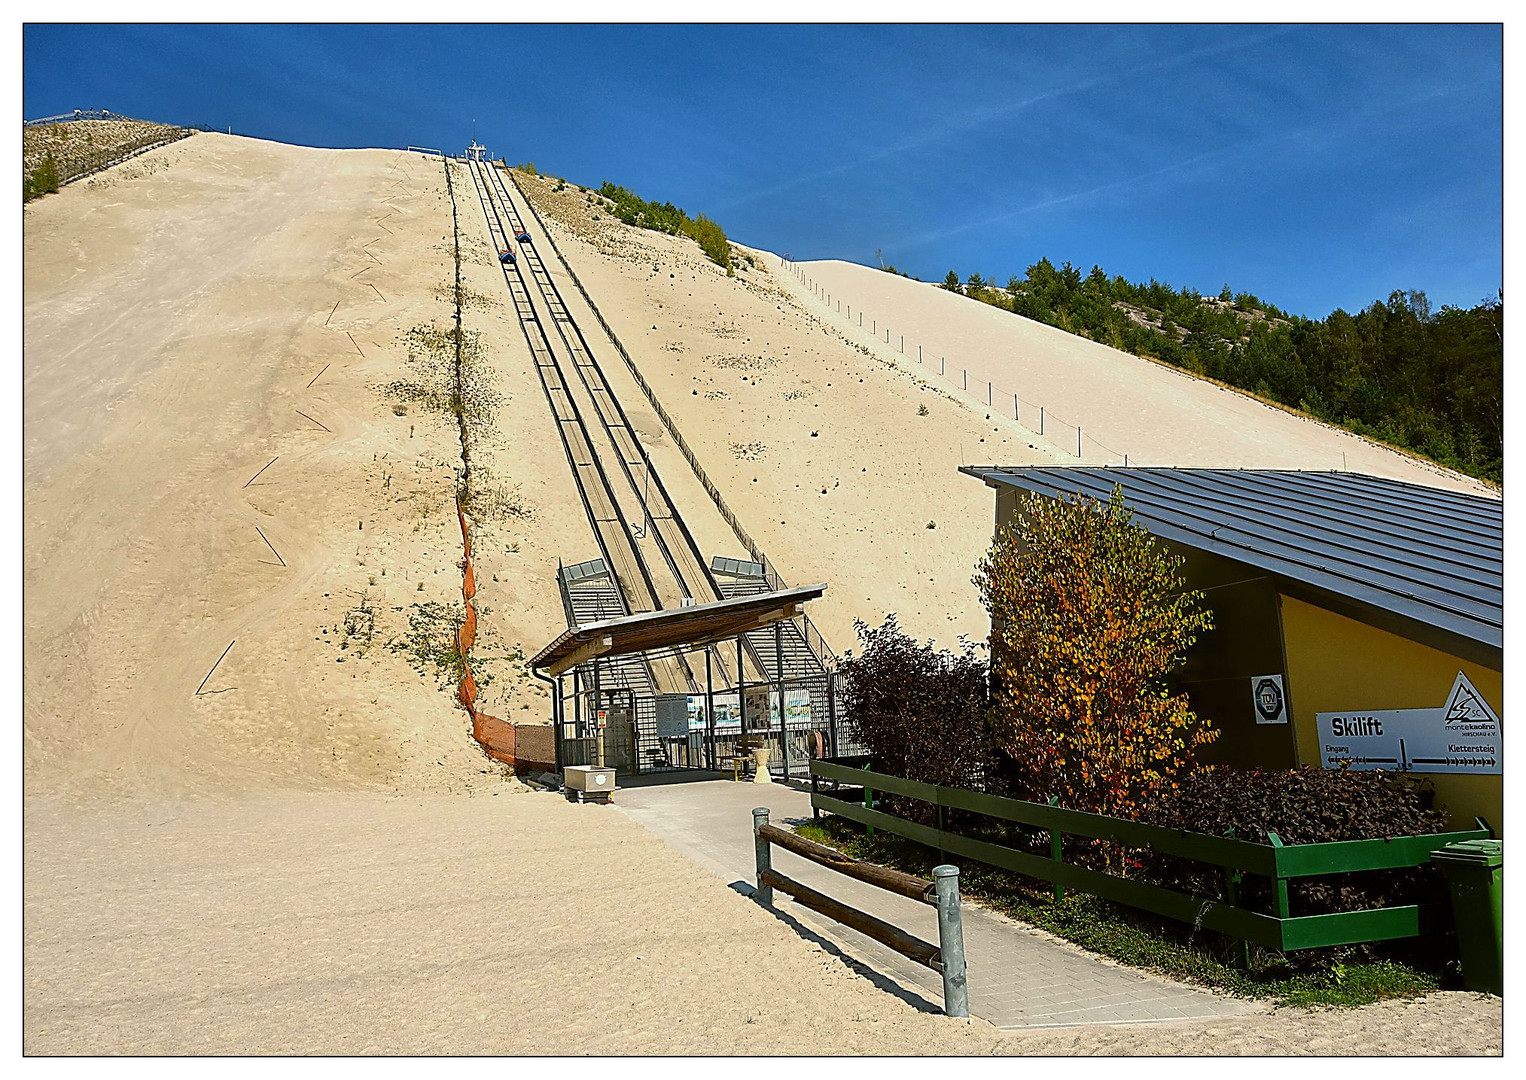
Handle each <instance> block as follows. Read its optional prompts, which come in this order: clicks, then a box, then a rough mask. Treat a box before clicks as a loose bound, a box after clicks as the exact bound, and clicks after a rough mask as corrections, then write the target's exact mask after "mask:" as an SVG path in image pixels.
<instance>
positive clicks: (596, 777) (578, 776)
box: [562, 765, 615, 795]
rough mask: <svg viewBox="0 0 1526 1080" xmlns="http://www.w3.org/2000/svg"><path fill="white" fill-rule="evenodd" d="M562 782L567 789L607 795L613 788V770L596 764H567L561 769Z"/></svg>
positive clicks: (587, 793)
mask: <svg viewBox="0 0 1526 1080" xmlns="http://www.w3.org/2000/svg"><path fill="white" fill-rule="evenodd" d="M562 784H563V785H564V786H565V787H566V788H567V790H568V791H576V792H580V793H582V794H584V795H608V794H609V793H610V792H612V791H614V790H615V770H614V769H602V768H600V767H599V766H597V765H568V766H567V768H566V769H564V770H563V771H562Z"/></svg>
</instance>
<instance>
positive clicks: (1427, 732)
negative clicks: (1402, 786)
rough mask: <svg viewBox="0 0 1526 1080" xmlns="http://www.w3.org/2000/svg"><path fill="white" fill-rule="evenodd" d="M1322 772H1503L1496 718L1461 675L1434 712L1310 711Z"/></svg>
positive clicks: (1486, 703) (1497, 716)
mask: <svg viewBox="0 0 1526 1080" xmlns="http://www.w3.org/2000/svg"><path fill="white" fill-rule="evenodd" d="M1315 721H1316V723H1317V726H1318V730H1319V749H1320V761H1321V763H1322V764H1323V765H1324V767H1325V768H1327V769H1340V768H1351V769H1387V770H1391V771H1394V772H1419V773H1474V774H1479V775H1499V774H1500V773H1502V772H1503V771H1504V767H1503V764H1504V758H1503V753H1502V747H1501V744H1500V718H1499V714H1498V713H1496V712H1495V711H1494V709H1493V708H1491V707H1490V705H1489V703H1488V702H1487V701H1485V700H1484V696H1483V695H1482V694H1480V693H1479V692H1478V689H1477V688H1476V687H1475V686H1474V685H1473V684H1472V683H1471V682H1469V681H1468V677H1467V676H1466V675H1464V674H1463V673H1462V672H1460V671H1459V672H1458V673H1457V680H1456V681H1455V682H1453V683H1452V692H1451V693H1450V694H1448V695H1447V699H1446V704H1444V705H1442V706H1441V707H1440V708H1438V709H1379V710H1375V711H1370V712H1339V713H1316V714H1315Z"/></svg>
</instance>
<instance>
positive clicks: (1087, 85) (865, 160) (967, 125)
mask: <svg viewBox="0 0 1526 1080" xmlns="http://www.w3.org/2000/svg"><path fill="white" fill-rule="evenodd" d="M1293 29H1296V28H1294V27H1281V28H1278V29H1276V30H1272V31H1269V32H1267V33H1264V34H1258V35H1256V36H1254V37H1249V38H1242V39H1240V40H1237V41H1233V42H1229V43H1226V44H1222V45H1214V46H1208V47H1205V48H1201V49H1188V50H1186V51H1185V52H1178V53H1173V54H1171V55H1169V56H1166V57H1164V58H1162V59H1159V60H1154V61H1151V62H1150V63H1148V64H1140V65H1138V66H1136V67H1132V68H1128V69H1126V70H1124V71H1117V72H1110V73H1109V74H1106V75H1098V76H1095V77H1093V78H1090V79H1082V80H1081V81H1080V82H1076V83H1072V84H1070V85H1068V86H1061V87H1056V88H1055V89H1053V90H1046V91H1044V92H1043V93H1040V94H1034V95H1032V96H1031V97H1026V98H1024V99H1022V100H1021V101H1015V102H1008V103H1007V104H1005V105H993V106H988V107H987V108H984V109H978V110H976V111H974V112H973V113H969V114H967V115H966V116H965V117H964V119H962V120H957V121H950V122H942V123H939V124H937V125H936V126H933V127H928V128H924V129H923V130H922V131H920V132H918V133H916V134H914V135H911V136H909V137H907V138H905V139H901V140H900V141H898V142H896V143H894V144H892V145H891V146H888V147H886V148H885V149H883V150H876V151H874V152H873V153H871V154H865V155H863V156H861V157H858V158H854V159H853V160H852V161H848V162H844V163H843V164H841V165H833V166H831V167H830V168H826V169H818V170H817V171H815V172H810V173H802V174H800V175H797V176H793V177H791V178H790V179H788V180H784V181H781V182H780V183H777V184H773V185H771V186H769V187H764V188H755V189H753V190H751V191H749V192H748V193H747V194H745V195H743V196H741V197H740V198H737V199H733V200H732V201H730V202H729V203H724V204H722V205H721V206H719V207H717V209H718V210H720V211H725V210H729V209H732V208H734V207H737V206H743V205H745V204H747V203H751V202H756V201H757V200H759V199H763V198H767V197H768V196H770V195H777V194H778V193H779V192H781V191H788V190H790V189H791V188H796V187H800V186H802V185H804V184H810V183H814V182H815V181H817V180H824V179H826V178H828V177H832V176H840V175H842V174H843V173H848V172H853V171H855V170H857V169H862V168H864V167H865V166H867V165H873V164H874V163H876V162H879V161H885V160H888V159H890V158H894V157H900V156H901V155H902V154H906V153H909V152H911V151H913V150H919V149H921V148H922V147H924V146H930V145H932V144H934V143H938V142H943V141H944V140H947V139H949V138H952V137H954V136H956V135H961V134H964V133H966V132H970V131H975V130H978V129H980V128H983V127H986V126H988V125H990V124H993V123H996V122H998V121H1001V120H1006V119H1009V118H1011V117H1013V116H1016V115H1017V114H1018V113H1021V112H1022V111H1024V110H1025V109H1030V108H1032V107H1033V106H1035V105H1039V104H1042V103H1043V102H1045V101H1053V100H1054V99H1056V98H1062V97H1069V96H1071V95H1073V94H1080V93H1083V92H1085V91H1087V90H1092V89H1095V88H1096V87H1099V86H1106V85H1108V84H1109V83H1118V82H1125V81H1127V80H1129V79H1133V78H1136V77H1138V76H1140V75H1148V74H1152V73H1154V72H1157V71H1164V70H1168V69H1170V68H1173V67H1179V66H1181V65H1182V64H1189V63H1194V62H1196V61H1199V60H1205V59H1208V58H1209V57H1213V56H1221V55H1223V54H1225V53H1231V52H1238V51H1240V50H1242V49H1248V48H1252V47H1253V46H1256V45H1259V44H1261V43H1262V42H1265V41H1269V40H1271V39H1273V38H1277V37H1281V36H1283V35H1284V34H1287V33H1289V32H1291V30H1293Z"/></svg>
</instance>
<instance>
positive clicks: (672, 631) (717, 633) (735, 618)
mask: <svg viewBox="0 0 1526 1080" xmlns="http://www.w3.org/2000/svg"><path fill="white" fill-rule="evenodd" d="M826 588H827V587H826V585H825V584H821V585H801V586H798V587H796V588H793V589H781V590H779V591H778V592H769V593H758V594H756V595H753V596H739V597H735V598H733V599H730V600H716V601H713V602H711V603H708V604H695V605H694V606H693V607H680V608H669V609H667V610H665V611H644V612H641V613H640V614H638V615H624V616H621V617H620V618H618V619H605V620H604V621H603V622H596V623H589V624H588V625H587V626H580V627H578V628H577V629H575V630H565V631H563V632H562V633H561V634H560V635H558V636H557V638H556V640H555V641H553V642H551V643H550V644H549V645H547V646H546V647H545V648H543V649H541V651H540V652H538V653H536V654H535V656H534V658H533V659H531V661H530V666H531V667H532V668H535V669H537V670H542V671H545V672H546V673H547V674H548V675H553V676H555V675H560V674H562V673H563V672H565V671H568V670H570V669H572V668H574V667H577V666H578V665H579V664H582V663H586V662H588V661H589V660H594V659H597V658H599V657H606V656H622V655H625V654H627V653H636V652H646V651H647V650H649V649H668V648H676V647H686V646H693V647H696V648H697V647H700V646H703V645H709V644H711V643H712V642H716V641H724V640H726V639H727V638H733V637H736V636H737V635H738V634H744V633H746V632H747V631H749V630H756V629H758V628H759V627H761V626H768V625H769V624H771V623H775V622H778V621H779V620H781V619H790V618H793V617H794V616H796V615H798V614H799V613H800V607H801V605H802V604H805V603H806V602H807V601H810V600H815V599H816V598H817V597H819V596H820V595H821V594H822V593H824V592H826Z"/></svg>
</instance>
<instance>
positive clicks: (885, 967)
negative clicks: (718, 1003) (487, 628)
mask: <svg viewBox="0 0 1526 1080" xmlns="http://www.w3.org/2000/svg"><path fill="white" fill-rule="evenodd" d="M615 805H616V806H617V807H619V809H620V810H621V811H622V812H624V813H626V814H629V815H630V816H631V817H633V818H635V819H636V820H637V821H639V822H640V823H641V824H642V825H644V826H646V827H647V828H648V829H650V830H651V831H652V832H653V833H655V834H656V835H657V836H659V837H661V838H662V839H663V840H664V841H666V842H667V843H668V844H670V845H671V846H672V847H674V848H675V849H677V850H678V851H680V852H682V853H683V854H685V855H688V856H689V857H690V858H692V859H694V860H695V861H696V862H698V863H699V864H700V865H701V866H703V867H705V868H706V869H708V870H710V871H711V872H713V873H715V874H717V875H719V876H720V877H721V879H722V880H724V881H726V882H728V883H730V884H731V885H732V887H733V888H736V889H738V890H740V891H745V892H746V893H748V894H749V895H751V893H752V882H753V876H754V857H753V841H752V808H753V807H755V806H767V807H768V808H769V810H770V811H771V813H770V818H771V820H772V822H773V823H774V824H776V825H780V826H786V827H787V826H790V825H793V824H796V823H798V822H800V821H804V820H808V819H809V818H810V816H811V800H810V795H809V794H808V793H807V792H803V791H798V790H795V789H793V788H789V787H785V786H784V785H782V784H765V785H756V784H747V783H740V784H739V783H733V782H731V781H727V780H710V781H704V782H698V783H686V784H671V785H662V786H650V787H638V788H626V789H622V790H620V791H619V793H618V794H617V795H616V796H615ZM773 859H774V869H775V870H777V871H778V872H779V873H781V874H784V875H786V876H787V877H792V878H794V879H795V880H796V881H799V882H802V883H804V884H806V885H809V886H811V887H812V888H814V889H817V890H819V891H821V892H824V893H827V894H828V895H829V896H833V897H835V898H837V899H839V900H842V901H843V902H844V903H847V904H851V905H852V906H854V907H856V908H859V909H860V910H862V911H867V912H869V913H871V914H873V915H876V916H878V917H879V918H881V919H884V920H886V921H887V922H890V923H893V924H895V925H896V926H899V927H901V928H902V929H904V930H906V931H908V932H909V933H912V934H915V935H917V936H918V937H920V938H922V939H923V940H925V941H932V942H936V941H937V940H938V920H937V912H936V911H935V910H934V909H933V908H932V907H929V906H928V905H925V904H919V903H917V902H916V901H915V900H910V899H907V898H905V897H901V896H896V895H894V894H892V893H887V892H885V891H883V890H881V889H876V888H874V887H873V886H871V885H866V884H864V883H862V882H859V881H855V880H854V879H852V878H848V877H844V876H843V875H841V874H837V873H834V872H832V871H831V870H828V869H826V868H825V867H822V866H818V865H816V864H815V863H812V862H810V861H809V860H806V859H802V858H800V857H799V856H797V855H794V854H792V853H791V852H788V851H785V850H783V849H781V848H778V847H775V848H774V854H773ZM774 895H775V901H776V903H775V908H776V910H777V911H778V913H779V917H780V918H782V919H784V920H785V921H787V922H790V923H792V924H793V925H795V927H796V928H797V929H798V930H799V931H800V933H801V935H802V936H804V937H806V938H808V939H810V940H812V941H814V942H816V943H817V944H819V945H821V946H822V947H823V948H826V949H828V950H830V951H832V952H835V953H837V954H839V955H841V956H842V957H843V958H844V959H846V960H847V961H848V962H849V963H850V964H852V965H853V966H854V967H855V968H857V969H858V970H859V971H860V972H862V973H863V974H864V975H865V976H866V977H868V978H869V979H871V980H872V981H874V982H876V983H877V984H879V985H880V986H882V987H883V988H884V989H885V990H887V991H889V992H891V993H894V994H897V995H898V996H900V997H902V998H904V999H906V1000H907V1001H909V1002H911V1003H912V1004H913V1005H915V1006H916V1007H918V1008H921V1009H927V1010H931V1011H942V1008H943V981H942V977H941V976H940V975H938V973H937V972H935V971H932V970H931V969H929V968H925V967H922V966H921V965H919V964H914V963H912V962H911V961H909V960H907V959H905V958H904V957H902V956H901V955H900V954H898V953H896V952H894V951H892V950H890V949H887V948H886V947H885V946H883V945H881V944H880V943H879V942H877V941H874V940H872V939H870V938H866V937H864V936H863V935H862V934H859V933H857V932H856V931H854V930H850V929H848V928H847V927H846V926H843V925H841V924H839V923H836V922H833V921H832V920H830V919H827V918H825V917H823V916H821V915H818V914H816V913H815V912H814V911H811V910H809V909H808V908H805V907H802V906H801V905H799V904H797V903H795V902H794V901H792V900H791V899H790V898H789V897H787V896H785V895H784V894H782V893H779V892H775V894H774ZM713 929H714V930H715V931H716V932H717V934H718V935H719V936H722V937H724V934H725V928H724V927H714V928H713ZM964 942H965V952H966V955H967V956H968V963H969V968H968V975H969V985H970V1011H971V1012H972V1013H973V1014H974V1015H976V1016H979V1017H981V1018H982V1019H985V1020H989V1021H990V1022H991V1023H993V1024H995V1025H997V1026H998V1027H1006V1028H1020V1027H1021V1028H1028V1027H1063V1026H1070V1025H1075V1024H1137V1023H1158V1022H1161V1021H1171V1020H1187V1019H1206V1018H1211V1017H1221V1016H1236V1015H1242V1014H1245V1013H1249V1012H1257V1011H1262V1010H1264V1009H1265V1006H1264V1005H1260V1004H1257V1003H1255V1002H1248V1001H1242V1000H1240V999H1237V998H1230V997H1225V996H1222V995H1219V994H1214V993H1211V992H1209V991H1206V990H1198V989H1194V988H1192V987H1189V986H1184V985H1182V984H1180V983H1175V982H1170V981H1168V980H1166V979H1162V978H1159V977H1157V976H1154V975H1147V974H1144V973H1141V972H1138V971H1134V970H1132V969H1130V968H1125V967H1122V966H1120V965H1118V964H1114V963H1112V962H1111V961H1108V960H1104V959H1101V958H1099V957H1097V956H1094V955H1092V954H1090V953H1086V952H1083V951H1082V950H1080V949H1078V948H1076V947H1075V946H1073V945H1070V944H1069V943H1068V942H1064V941H1061V940H1059V939H1058V938H1055V937H1052V936H1050V935H1048V934H1045V933H1043V932H1041V931H1038V930H1035V929H1032V928H1030V927H1027V926H1024V925H1023V924H1021V923H1018V922H1015V921H1013V920H1011V919H1008V918H1006V917H1004V916H1002V915H998V914H996V913H994V912H991V911H987V910H985V909H984V908H978V907H974V906H973V905H969V904H966V905H965V909H964Z"/></svg>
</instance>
